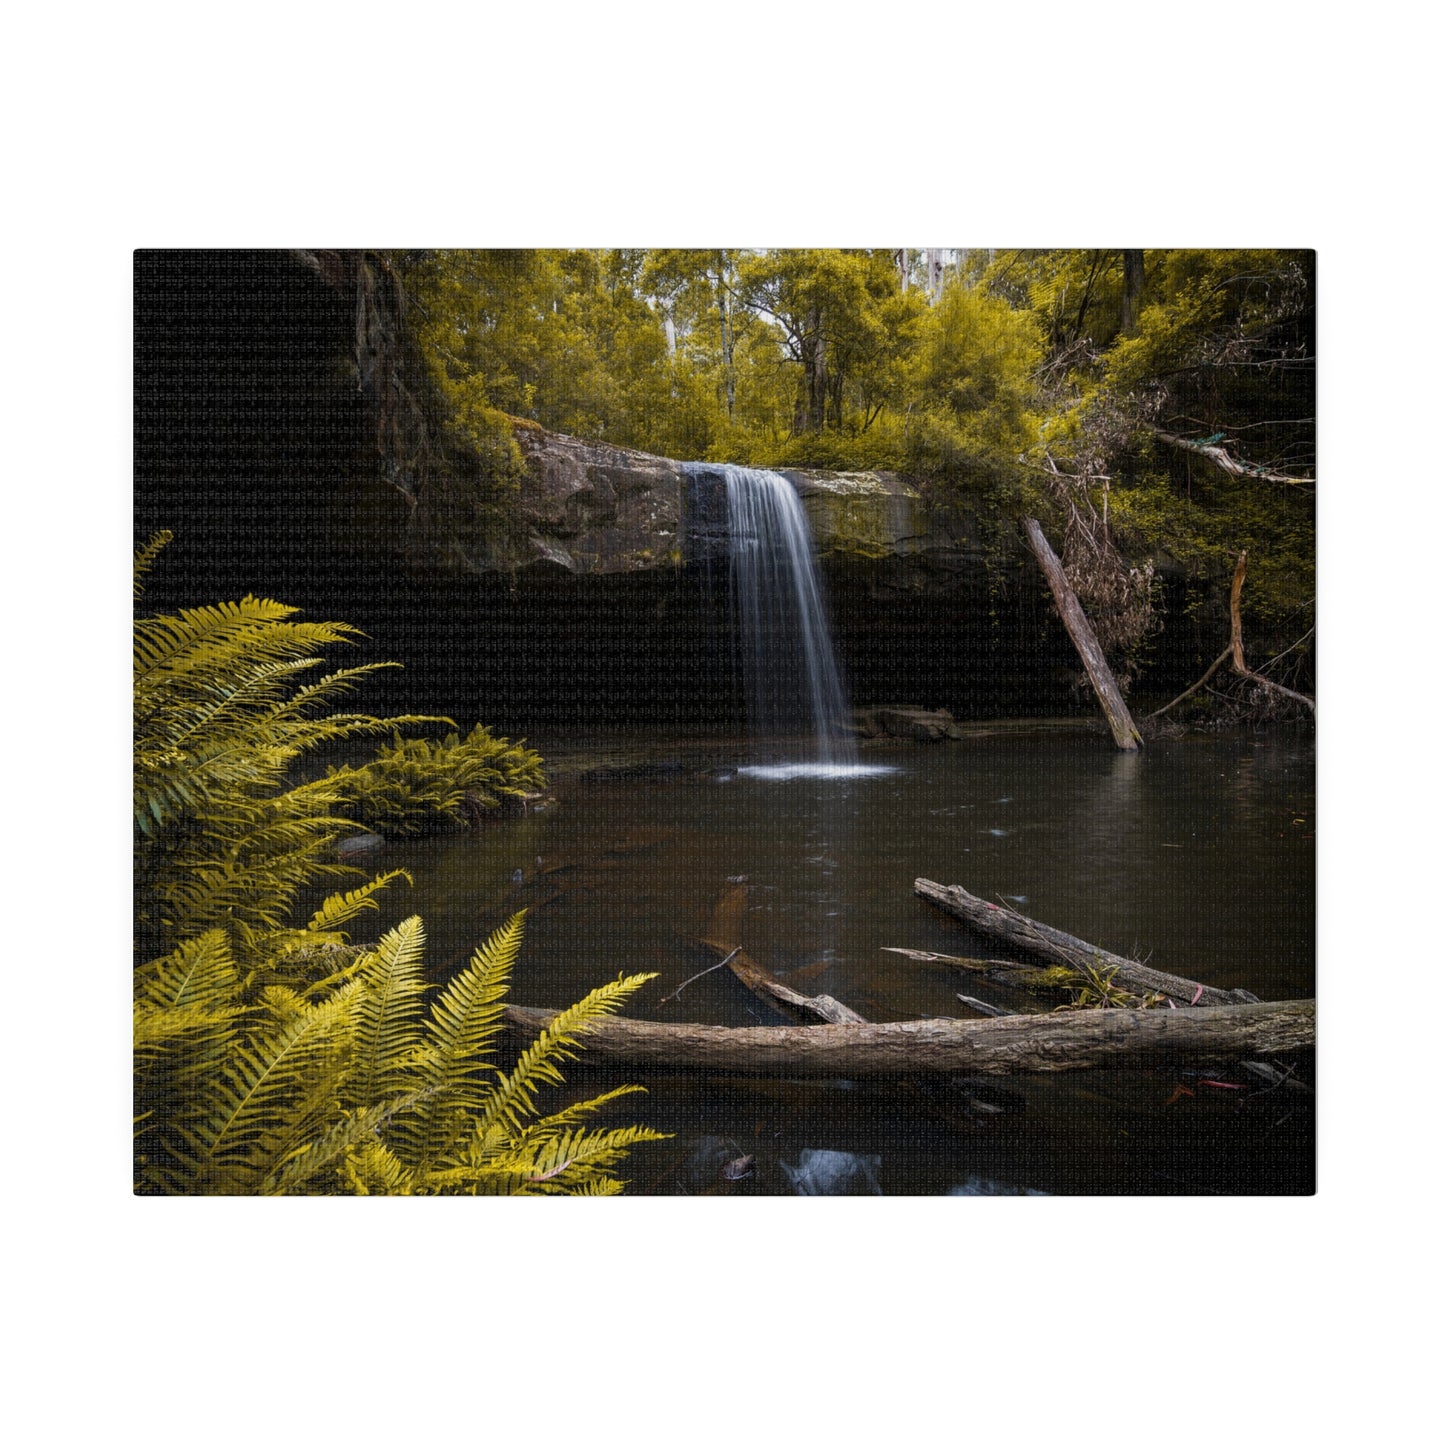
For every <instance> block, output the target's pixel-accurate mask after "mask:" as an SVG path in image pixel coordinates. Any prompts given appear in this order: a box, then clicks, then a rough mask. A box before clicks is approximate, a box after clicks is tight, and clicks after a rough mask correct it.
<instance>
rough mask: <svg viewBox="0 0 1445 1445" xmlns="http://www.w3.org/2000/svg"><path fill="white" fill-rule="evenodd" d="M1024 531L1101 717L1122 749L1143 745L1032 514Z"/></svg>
mask: <svg viewBox="0 0 1445 1445" xmlns="http://www.w3.org/2000/svg"><path fill="white" fill-rule="evenodd" d="M1024 532H1025V533H1026V535H1027V536H1028V539H1029V546H1030V547H1032V548H1033V549H1034V556H1035V557H1037V558H1038V559H1039V566H1040V567H1041V568H1043V572H1044V576H1045V577H1047V578H1048V582H1049V589H1050V590H1051V591H1052V592H1053V594H1054V605H1055V606H1056V607H1057V608H1058V610H1059V617H1060V618H1061V619H1062V621H1063V624H1064V627H1065V628H1066V629H1067V630H1068V634H1069V638H1070V640H1071V641H1072V642H1073V644H1074V647H1075V649H1076V650H1077V651H1078V654H1079V656H1080V657H1081V658H1082V659H1083V663H1084V668H1085V670H1086V671H1087V672H1088V674H1089V681H1090V682H1091V683H1092V684H1093V685H1094V693H1095V696H1097V697H1098V699H1099V706H1100V707H1102V708H1103V709H1104V716H1105V717H1106V718H1108V720H1109V727H1110V728H1111V729H1112V730H1113V733H1114V741H1115V742H1116V743H1118V745H1119V746H1120V748H1122V749H1123V750H1124V751H1125V752H1133V751H1134V750H1135V749H1136V748H1138V747H1140V746H1142V744H1143V741H1144V739H1143V738H1142V737H1141V736H1140V735H1139V729H1138V728H1136V727H1135V726H1134V719H1133V718H1132V717H1131V716H1130V714H1129V709H1128V707H1127V706H1126V705H1125V702H1124V697H1123V694H1122V693H1120V691H1119V685H1118V683H1116V682H1115V681H1114V674H1113V671H1112V670H1111V669H1110V667H1109V663H1108V660H1107V659H1106V658H1105V656H1104V649H1103V648H1102V647H1100V646H1099V639H1098V638H1097V637H1096V636H1095V635H1094V629H1093V627H1092V626H1091V625H1090V623H1089V619H1088V618H1087V617H1086V616H1085V615H1084V609H1083V607H1081V606H1080V605H1079V599H1078V598H1077V597H1076V596H1075V595H1074V589H1073V588H1072V587H1070V586H1069V579H1068V578H1067V577H1066V576H1065V575H1064V568H1063V564H1062V563H1061V562H1060V561H1059V559H1058V558H1057V557H1056V556H1055V555H1054V549H1053V548H1052V547H1050V546H1049V541H1048V538H1047V537H1045V536H1044V531H1043V528H1042V527H1040V526H1039V524H1038V523H1037V522H1036V521H1035V520H1034V519H1033V518H1032V517H1025V518H1024Z"/></svg>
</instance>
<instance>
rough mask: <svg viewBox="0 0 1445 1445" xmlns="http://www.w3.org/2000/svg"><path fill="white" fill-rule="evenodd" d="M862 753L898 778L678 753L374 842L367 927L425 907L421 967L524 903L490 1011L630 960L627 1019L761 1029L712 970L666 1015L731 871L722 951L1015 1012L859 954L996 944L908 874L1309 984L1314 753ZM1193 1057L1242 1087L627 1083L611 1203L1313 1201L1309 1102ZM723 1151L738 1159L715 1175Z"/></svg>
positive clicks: (702, 956)
mask: <svg viewBox="0 0 1445 1445" xmlns="http://www.w3.org/2000/svg"><path fill="white" fill-rule="evenodd" d="M865 761H868V762H873V763H881V764H889V765H891V766H892V767H893V768H895V769H896V771H894V772H890V773H888V774H885V775H881V776H876V777H868V778H858V779H850V780H836V779H834V780H823V779H806V778H798V779H793V780H790V781H785V782H777V781H772V782H769V781H763V780H760V779H755V778H750V777H748V776H746V775H741V774H736V773H733V772H731V771H730V770H727V769H721V770H719V769H716V768H714V769H711V770H704V769H695V768H694V767H693V766H692V765H691V764H689V765H688V766H685V767H682V768H680V769H678V770H675V771H674V772H672V773H669V774H665V775H663V776H661V777H656V778H650V779H637V778H630V779H624V780H618V781H612V782H587V781H580V782H577V783H574V784H571V785H569V786H567V787H564V788H562V789H560V790H559V800H558V802H557V803H556V805H555V806H553V807H551V808H549V809H547V810H546V811H544V812H541V813H539V814H535V815H533V816H530V817H525V818H519V819H513V820H500V821H498V822H496V823H494V824H490V825H489V826H488V827H487V828H486V829H485V830H484V831H483V832H482V833H481V834H480V835H478V836H471V835H451V836H448V837H445V838H438V839H429V840H424V841H421V842H418V843H414V844H410V845H407V846H404V847H403V846H395V847H393V848H391V849H389V850H388V852H387V854H386V857H385V861H386V863H387V865H388V866H395V865H402V866H406V867H408V868H410V869H411V870H412V872H413V874H414V875H415V878H416V886H415V888H412V889H407V888H405V887H404V886H403V887H400V888H398V889H393V890H391V896H390V898H389V900H388V902H387V905H386V910H387V915H388V916H387V921H388V922H391V921H394V920H395V919H396V918H399V917H402V916H404V915H405V914H406V913H411V912H417V913H420V914H421V915H422V917H423V919H424V920H425V923H426V928H427V934H428V939H429V946H428V957H429V964H430V968H431V971H432V972H433V974H434V975H435V976H436V977H438V978H441V977H445V976H446V974H447V973H449V972H450V971H451V970H453V969H454V968H455V967H457V966H458V965H459V964H460V963H462V962H463V961H465V959H466V957H467V956H468V955H469V954H470V952H471V950H472V948H473V947H475V945H476V944H477V943H479V942H481V941H482V939H483V938H484V937H485V936H486V934H487V933H488V931H489V930H490V929H491V928H492V927H494V926H495V925H496V924H497V923H498V922H500V921H502V920H503V919H504V918H506V917H507V916H508V915H510V914H511V913H512V912H514V911H515V910H516V909H518V908H522V907H527V908H528V909H529V910H530V911H529V914H528V923H527V935H526V942H525V944H524V946H523V951H522V956H521V958H520V960H519V962H518V965H517V968H516V971H515V974H514V978H513V986H512V999H513V1001H514V1002H517V1003H526V1004H532V1005H540V1006H548V1007H559V1006H562V1005H565V1004H568V1003H571V1002H573V1001H574V1000H575V999H577V998H578V997H580V996H581V995H582V994H583V993H584V992H585V991H586V990H587V989H588V988H591V987H593V986H595V985H596V984H598V983H600V982H603V981H605V980H607V979H610V978H613V977H615V976H616V975H617V974H618V973H619V971H625V972H642V971H646V972H656V973H657V974H658V975H659V977H658V978H657V979H656V980H654V981H653V982H652V983H650V984H648V985H647V986H646V987H645V988H644V989H643V991H642V992H641V993H640V994H639V995H637V996H636V997H635V999H634V1001H633V1002H632V1004H631V1005H630V1006H629V1008H628V1010H627V1012H628V1013H629V1014H631V1015H632V1016H634V1017H642V1018H655V1019H661V1020H672V1021H690V1022H700V1023H701V1022H706V1023H717V1024H731V1025H745V1024H753V1023H764V1024H770V1023H778V1022H782V1021H783V1020H781V1019H780V1018H779V1017H778V1016H776V1015H774V1014H773V1013H772V1011H771V1010H770V1009H769V1008H768V1007H767V1006H766V1005H764V1004H762V1003H761V1002H759V1001H758V1000H757V999H756V998H754V997H753V996H752V995H751V994H749V993H748V992H747V991H746V990H745V989H744V988H743V987H742V985H741V984H740V983H738V982H737V981H736V980H735V979H734V978H733V977H732V975H731V974H730V973H729V972H728V971H727V970H717V971H715V972H712V973H709V974H707V975H706V976H705V977H702V978H699V979H697V980H696V981H695V982H693V983H690V984H689V985H688V986H687V988H686V989H685V990H684V991H683V993H682V995H681V996H680V997H679V998H677V999H675V1000H673V1001H671V1002H667V1003H664V1002H662V1000H663V998H664V996H666V995H668V994H671V993H673V992H674V991H675V990H676V989H677V988H678V986H679V985H680V984H681V983H682V982H683V981H684V980H685V979H687V978H688V977H689V976H690V975H693V974H696V973H698V972H699V970H702V969H705V968H707V967H708V966H709V965H710V964H712V963H714V962H716V956H715V955H713V954H711V953H709V952H708V951H707V950H705V949H703V948H701V947H700V946H699V945H698V942H697V940H698V939H699V938H700V937H702V936H703V935H705V934H707V932H708V925H709V922H710V920H711V917H712V911H713V909H714V907H715V906H716V904H717V901H718V899H719V897H720V895H721V894H722V892H723V890H724V889H725V888H727V887H728V886H729V884H730V881H732V880H745V882H746V885H747V889H748V907H747V912H746V914H745V918H744V923H743V932H742V943H743V946H744V947H745V948H746V949H747V951H748V952H749V954H750V955H751V956H752V957H753V958H754V959H755V960H756V961H757V962H759V963H760V964H762V965H763V966H764V967H765V968H767V969H769V970H771V971H772V972H773V973H774V974H775V975H776V976H778V977H779V978H781V979H782V980H783V981H784V982H786V983H788V984H790V985H791V986H792V987H794V988H796V989H798V990H799V991H800V992H803V993H810V994H813V993H827V994H831V995H833V996H834V997H836V998H838V999H841V1000H843V1001H844V1002H846V1003H848V1004H850V1005H851V1006H852V1007H853V1008H855V1009H857V1010H858V1011H859V1012H860V1013H862V1014H863V1015H864V1016H865V1017H868V1018H870V1019H874V1020H877V1021H879V1022H884V1021H889V1020H895V1019H905V1018H916V1017H925V1016H950V1017H964V1018H968V1017H973V1016H974V1015H973V1014H972V1013H971V1011H970V1010H969V1009H968V1008H967V1006H966V1005H964V1004H962V1003H960V1002H959V1001H958V999H957V996H956V995H957V994H958V992H960V991H962V992H966V993H970V994H973V995H974V996H976V997H979V998H982V999H985V1000H987V1001H991V1002H994V1003H998V1004H1001V1005H1004V1006H1007V1007H1011V1008H1027V1007H1029V1006H1030V1005H1029V1003H1028V1002H1027V1000H1026V999H1025V998H1024V997H1023V996H1020V995H1018V994H1014V993H1009V992H1006V991H1004V990H1001V989H999V988H997V987H994V986H991V985H990V984H989V983H987V982H986V981H978V980H976V979H975V977H973V976H967V975H963V974H960V973H958V972H956V971H953V970H949V969H947V968H944V967H942V966H934V965H928V964H920V963H915V962H913V961H910V960H907V959H903V958H901V957H899V956H898V955H895V954H889V953H884V952H881V951H880V950H882V949H884V948H886V947H888V946H890V945H892V946H898V947H905V948H914V949H925V950H930V951H933V952H939V953H955V954H966V955H971V956H979V955H982V956H991V955H993V954H996V953H997V952H998V951H999V946H998V945H996V944H990V943H988V942H986V941H985V940H983V939H981V938H979V937H978V936H976V935H973V934H972V933H970V932H969V931H968V930H967V929H965V928H964V927H963V926H962V925H961V924H958V923H955V922H953V921H952V920H950V919H949V918H947V917H945V916H944V915H942V914H940V913H938V912H937V911H936V910H934V909H933V908H931V907H930V906H929V905H927V904H925V903H924V902H922V901H921V900H919V899H917V898H916V897H915V896H914V894H913V888H912V885H913V880H914V878H916V877H927V878H931V879H934V880H935V881H937V882H941V883H961V884H963V885H964V886H965V887H966V888H967V889H969V891H971V892H973V893H976V894H979V895H981V896H983V897H988V898H992V897H1000V896H1001V897H1003V898H1007V899H1009V900H1010V901H1011V902H1012V903H1013V904H1014V906H1015V907H1017V908H1018V909H1020V910H1021V911H1022V912H1024V913H1027V914H1028V915H1030V916H1031V917H1034V918H1036V919H1039V920H1040V921H1042V922H1045V923H1050V924H1053V925H1054V926H1056V927H1059V928H1063V929H1066V930H1067V931H1069V932H1071V933H1074V934H1076V935H1077V936H1079V937H1081V938H1084V939H1087V940H1089V941H1090V942H1093V943H1097V944H1099V945H1101V946H1103V947H1105V948H1108V949H1110V950H1112V951H1114V952H1117V953H1126V954H1132V955H1134V956H1137V957H1140V958H1149V959H1150V960H1151V961H1152V962H1154V963H1155V964H1156V965H1158V966H1159V967H1161V968H1164V969H1167V970H1169V971H1170V972H1175V973H1180V974H1183V975H1185V976H1187V977H1190V978H1195V979H1198V980H1200V981H1202V982H1205V983H1209V984H1214V985H1217V986H1219V987H1223V988H1230V987H1244V988H1248V989H1250V990H1251V991H1252V992H1254V993H1256V994H1258V995H1259V997H1261V998H1262V999H1283V998H1300V997H1312V996H1313V995H1314V962H1315V952H1314V874H1315V867H1314V863H1315V847H1314V751H1313V745H1312V743H1310V742H1309V741H1307V740H1301V739H1298V738H1280V737H1273V738H1270V739H1268V740H1255V739H1247V740H1238V739H1230V740H1221V739H1216V738H1208V739H1186V740H1178V741H1166V742H1160V743H1156V744H1154V745H1153V746H1151V747H1150V748H1149V749H1148V750H1147V751H1146V752H1145V753H1143V754H1142V755H1133V756H1129V755H1125V754H1120V753H1117V752H1115V751H1114V750H1113V749H1112V748H1111V747H1110V746H1109V745H1108V744H1107V742H1105V741H1103V740H1101V739H1100V738H1099V737H1097V736H1093V735H1084V734H1079V735H1069V734H1064V735H1059V736H1049V737H1045V738H1037V737H1036V738H1015V739H1008V738H994V739H982V740H975V741H969V742H964V743H956V744H948V745H941V746H936V747H927V746H913V747H898V748H894V749H887V750H881V751H880V750H870V751H869V752H867V753H866V754H865ZM517 870H521V873H522V881H521V882H520V883H518V882H514V881H513V879H514V876H515V874H516V872H517ZM1034 1006H1037V1005H1034ZM1208 1072H1209V1073H1211V1074H1212V1075H1214V1076H1215V1077H1216V1078H1217V1079H1218V1080H1220V1081H1223V1082H1228V1083H1239V1084H1244V1085H1245V1087H1243V1088H1218V1087H1214V1086H1212V1085H1208V1084H1205V1083H1203V1082H1202V1081H1201V1079H1199V1078H1197V1077H1194V1076H1191V1075H1186V1074H1184V1073H1181V1072H1178V1071H1174V1072H1168V1071H1160V1072H1157V1073H1124V1072H1114V1071H1109V1072H1091V1073H1083V1074H1073V1075H1063V1076H1054V1077H1051V1078H1028V1079H1001V1080H994V1081H989V1082H988V1083H987V1084H985V1083H983V1082H982V1081H975V1082H970V1081H967V1080H949V1081H940V1080H937V1079H934V1080H927V1081H925V1080H917V1081H906V1082H890V1083H887V1084H881V1083H867V1082H862V1081H858V1082H854V1081H847V1080H842V1081H837V1082H831V1083H827V1084H812V1083H807V1084H805V1083H796V1082H784V1081H779V1080H747V1079H740V1078H727V1079H720V1078H716V1077H707V1078H700V1077H686V1076H682V1075H670V1076H664V1077H653V1078H649V1079H647V1080H643V1081H642V1082H646V1083H647V1085H648V1089H649V1092H648V1093H647V1094H646V1095H645V1096H638V1098H637V1100H635V1101H623V1104H622V1105H619V1106H618V1107H617V1109H616V1110H615V1112H614V1113H613V1114H612V1115H611V1116H610V1118H611V1119H612V1120H613V1121H614V1122H619V1123H620V1122H624V1121H631V1120H637V1121H645V1122H648V1123H651V1124H653V1125H654V1126H655V1127H658V1128H661V1129H665V1130H668V1131H670V1132H672V1133H674V1134H675V1135H676V1136H677V1137H676V1138H675V1139H674V1140H672V1141H671V1142H669V1143H667V1144H659V1145H651V1146H647V1147H644V1148H639V1149H638V1150H636V1151H634V1153H633V1155H632V1157H631V1159H630V1161H629V1164H628V1166H627V1168H626V1169H625V1170H624V1174H625V1175H626V1177H627V1178H628V1179H629V1181H630V1185H629V1189H630V1192H633V1193H659V1194H676V1193H689V1194H732V1193H763V1194H790V1193H868V1192H871V1193H878V1192H881V1193H885V1194H948V1193H955V1194H956V1193H1004V1194H1010V1193H1024V1192H1032V1191H1038V1192H1043V1193H1116V1194H1167V1193H1301V1192H1309V1191H1310V1190H1312V1189H1313V1187H1314V1108H1313V1096H1312V1095H1311V1094H1307V1093H1304V1092H1302V1091H1298V1090H1291V1089H1286V1088H1276V1089H1273V1090H1271V1091H1269V1092H1268V1093H1266V1092H1264V1086H1263V1085H1262V1084H1260V1083H1259V1082H1258V1081H1255V1080H1251V1078H1250V1076H1249V1075H1247V1074H1243V1073H1239V1072H1236V1071H1233V1070H1213V1071H1208ZM569 1078H570V1081H571V1082H572V1083H573V1084H575V1085H576V1087H575V1088H574V1089H573V1091H572V1092H571V1093H570V1094H568V1095H566V1096H565V1097H566V1098H571V1097H579V1096H581V1095H582V1094H585V1093H592V1092H596V1091H597V1090H598V1089H599V1087H600V1086H601V1085H603V1084H610V1083H612V1082H614V1080H613V1079H612V1077H611V1076H610V1075H607V1074H604V1073H603V1072H601V1071H598V1070H586V1071H584V1070H583V1069H582V1068H581V1067H580V1066H577V1065H574V1066H572V1069H571V1070H570V1074H569ZM1310 1082H1312V1080H1311V1081H1310ZM1181 1088H1182V1089H1183V1090H1188V1091H1189V1092H1181ZM563 1099H564V1096H563V1095H560V1094H559V1095H558V1096H557V1103H558V1104H559V1105H560V1103H561V1102H562V1101H563ZM745 1156H751V1160H752V1163H751V1166H750V1167H751V1173H750V1174H748V1175H747V1177H745V1178H743V1179H737V1180H734V1179H730V1178H727V1177H725V1172H724V1166H725V1165H727V1164H728V1163H729V1162H730V1161H733V1160H737V1159H740V1158H743V1157H745ZM731 1172H738V1169H736V1168H735V1169H734V1170H733V1171H731Z"/></svg>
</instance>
